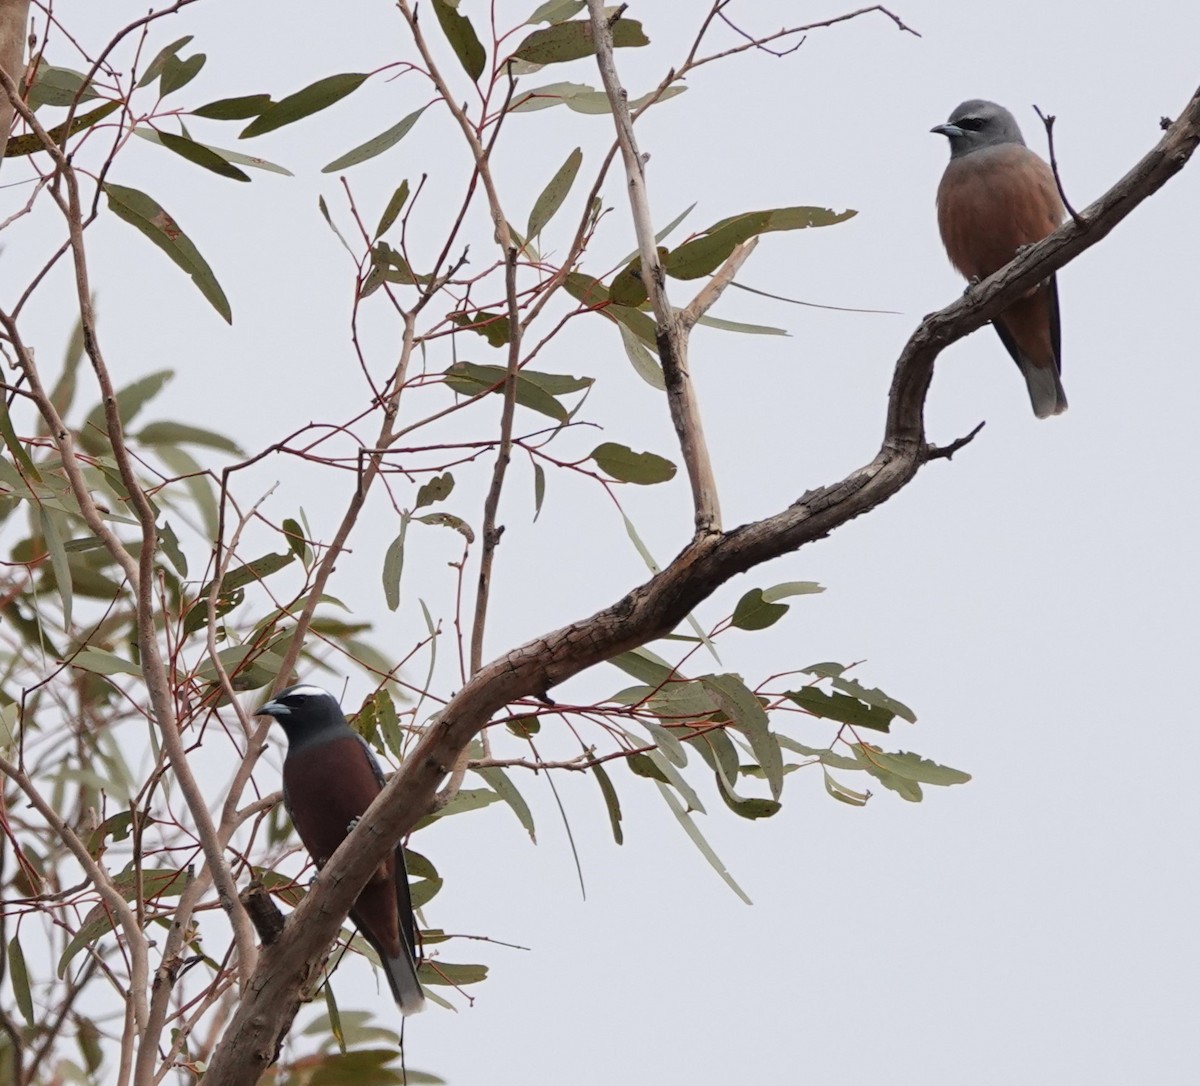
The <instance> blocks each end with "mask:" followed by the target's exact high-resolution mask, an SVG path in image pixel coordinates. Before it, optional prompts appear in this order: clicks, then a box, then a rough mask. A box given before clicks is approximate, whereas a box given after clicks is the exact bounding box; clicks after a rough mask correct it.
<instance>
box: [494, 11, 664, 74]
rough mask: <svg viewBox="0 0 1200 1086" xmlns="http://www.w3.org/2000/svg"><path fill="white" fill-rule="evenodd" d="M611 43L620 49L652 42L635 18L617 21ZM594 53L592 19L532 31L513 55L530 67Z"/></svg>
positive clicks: (558, 62) (575, 58) (613, 28)
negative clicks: (530, 65)
mask: <svg viewBox="0 0 1200 1086" xmlns="http://www.w3.org/2000/svg"><path fill="white" fill-rule="evenodd" d="M612 40H613V45H614V46H615V47H616V48H618V49H623V48H627V47H629V46H638V45H649V44H650V39H649V38H647V37H646V35H645V34H644V33H643V32H642V24H641V23H640V22H638V21H637V20H636V19H618V20H617V21H616V22H615V23H614V24H613V27H612ZM595 52H596V47H595V44H594V42H593V40H592V23H591V20H590V19H579V20H576V21H573V22H567V23H557V24H555V25H553V26H548V27H546V29H545V30H535V31H533V32H532V33H531V34H529V35H528V36H527V37H526V38H525V40H524V41H523V42H521V44H520V45H518V46H517V48H516V49H515V50H514V51H513V54H512V55H513V57H514V58H515V59H517V60H523V61H525V62H527V63H529V64H561V63H563V62H564V61H568V60H579V59H580V58H581V57H590V56H593V55H594V54H595Z"/></svg>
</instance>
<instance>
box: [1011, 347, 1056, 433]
mask: <svg viewBox="0 0 1200 1086" xmlns="http://www.w3.org/2000/svg"><path fill="white" fill-rule="evenodd" d="M1017 365H1018V366H1020V367H1021V373H1022V374H1023V375H1024V377H1025V385H1026V387H1027V388H1028V389H1029V400H1030V402H1031V403H1032V404H1033V413H1034V414H1035V415H1037V417H1038V418H1039V419H1044V418H1049V417H1050V416H1051V415H1061V414H1062V413H1063V412H1064V411H1065V410H1066V409H1067V394H1066V393H1065V392H1064V391H1063V387H1062V380H1061V379H1060V378H1059V376H1058V370H1057V368H1056V367H1054V366H1039V365H1037V363H1035V362H1033V361H1031V360H1030V359H1029V358H1027V357H1026V356H1025V355H1023V354H1022V355H1020V356H1019V357H1018V358H1017Z"/></svg>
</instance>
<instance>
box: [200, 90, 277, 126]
mask: <svg viewBox="0 0 1200 1086" xmlns="http://www.w3.org/2000/svg"><path fill="white" fill-rule="evenodd" d="M270 104H271V96H270V95H269V94H243V95H240V96H239V97H237V98H218V99H217V100H216V101H215V102H208V103H207V104H206V105H202V106H200V107H199V108H198V109H193V110H192V111H191V112H192V116H193V117H207V118H209V119H210V120H213V121H248V120H249V119H250V118H251V117H257V116H258V115H259V114H260V113H262V111H263V110H264V109H266V108H267V106H269V105H270Z"/></svg>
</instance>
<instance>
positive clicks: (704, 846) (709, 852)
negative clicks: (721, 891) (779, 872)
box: [656, 781, 754, 905]
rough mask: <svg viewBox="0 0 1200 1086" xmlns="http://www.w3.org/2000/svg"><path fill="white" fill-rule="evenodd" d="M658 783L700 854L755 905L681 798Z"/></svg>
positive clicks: (732, 888)
mask: <svg viewBox="0 0 1200 1086" xmlns="http://www.w3.org/2000/svg"><path fill="white" fill-rule="evenodd" d="M656 783H657V785H658V790H659V792H660V793H661V794H662V797H663V800H664V801H665V802H666V804H667V806H668V807H669V808H670V809H671V813H672V814H673V815H674V816H675V817H676V819H677V820H678V821H679V824H680V825H681V826H682V827H683V829H684V832H685V833H686V834H687V835H688V837H689V838H691V841H692V844H694V845H695V846H696V848H698V849H699V850H700V854H701V855H702V856H703V857H704V858H705V859H706V860H707V861H708V862H709V865H710V866H711V867H712V869H713V870H714V871H715V872H716V873H717V874H718V875H720V876H721V878H722V879H723V880H724V881H725V884H726V885H727V886H728V887H729V888H730V889H731V890H732V891H733V892H734V893H735V894H737V896H738V897H740V898H741V899H742V900H743V901H744V902H745V903H746V904H747V905H753V904H754V902H752V901H751V900H750V898H749V897H747V896H746V892H745V890H743V889H742V888H741V887H740V886H739V885H738V884H737V883H736V882H735V881H734V878H733V876H732V875H731V874H730V873H729V871H728V869H727V868H726V867H725V864H724V863H722V862H721V858H720V857H719V856H718V855H717V854H716V853H715V852H714V851H713V848H712V846H711V845H710V844H709V843H708V841H706V840H705V838H704V834H702V833H701V832H700V827H699V826H697V825H696V821H695V819H693V818H692V816H691V815H690V814H688V812H687V811H685V810H684V809H683V806H682V805H681V804H680V802H679V800H678V799H676V798H675V793H674V792H672V791H671V789H670V788H668V787H667V786H666V785H665V784H663V783H662V782H661V781H659V782H656Z"/></svg>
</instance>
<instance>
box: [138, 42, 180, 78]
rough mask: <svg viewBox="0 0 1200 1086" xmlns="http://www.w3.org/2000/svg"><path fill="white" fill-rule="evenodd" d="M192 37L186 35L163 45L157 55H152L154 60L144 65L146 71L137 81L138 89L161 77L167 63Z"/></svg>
mask: <svg viewBox="0 0 1200 1086" xmlns="http://www.w3.org/2000/svg"><path fill="white" fill-rule="evenodd" d="M193 36H194V35H192V34H188V35H186V36H184V37H182V38H180V39H179V40H178V41H173V42H171V44H170V45H164V46H163V47H162V48H161V49H160V50H159V51H158V52H157V53H155V54H154V59H153V60H152V61H150V63H149V64H147V65H146V70H145V71H144V72H142V76H141V78H140V79H139V80H138V81H137V85H138V86H139V87H145V86H147V85H148V84H150V83H153V82H154V80H156V79H157V78H158V77H159V76H160V75H162V73H163V68H164V67H166V63H167V61H168V60H170V59H171V58H172V57H174V56H175V54H176V53H178V52H179V50H180V49H182V48H183V47H184V46H185V45H187V44H188V43H189V42H190V41H191V40H192V38H193Z"/></svg>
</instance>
